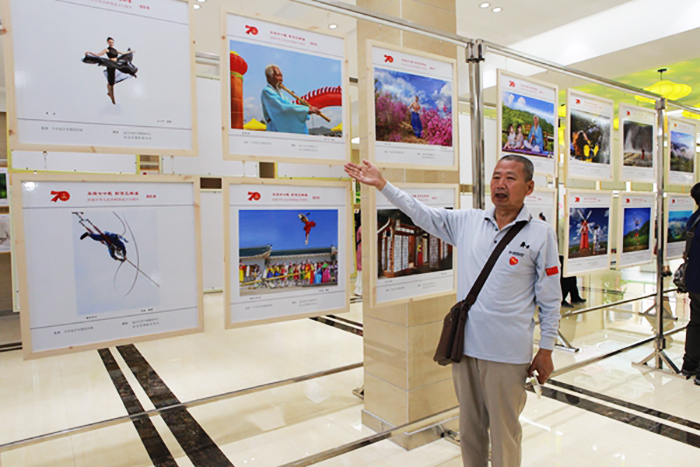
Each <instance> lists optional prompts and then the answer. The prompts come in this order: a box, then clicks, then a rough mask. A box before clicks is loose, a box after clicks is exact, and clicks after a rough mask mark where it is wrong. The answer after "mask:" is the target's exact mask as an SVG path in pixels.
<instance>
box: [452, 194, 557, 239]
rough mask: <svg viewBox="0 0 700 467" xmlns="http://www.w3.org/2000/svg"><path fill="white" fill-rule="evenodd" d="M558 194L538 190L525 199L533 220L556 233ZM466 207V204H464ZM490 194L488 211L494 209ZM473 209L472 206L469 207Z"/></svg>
mask: <svg viewBox="0 0 700 467" xmlns="http://www.w3.org/2000/svg"><path fill="white" fill-rule="evenodd" d="M556 197H557V192H556V190H554V189H553V188H537V189H535V190H534V191H533V192H532V194H531V195H528V196H526V197H525V207H526V208H527V210H528V211H529V212H530V215H531V216H532V218H533V219H539V220H541V221H544V222H546V223H547V224H549V225H550V226H551V227H552V229H554V231H555V232H556V229H557V219H556V215H557V204H556ZM462 206H464V202H462ZM493 206H494V205H493V201H491V195H490V193H487V194H486V209H492V208H493ZM467 207H471V206H467Z"/></svg>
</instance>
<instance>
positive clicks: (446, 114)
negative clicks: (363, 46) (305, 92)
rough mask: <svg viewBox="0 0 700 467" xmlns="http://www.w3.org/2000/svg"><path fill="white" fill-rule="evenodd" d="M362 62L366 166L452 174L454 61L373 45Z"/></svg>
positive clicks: (454, 158) (454, 163)
mask: <svg viewBox="0 0 700 467" xmlns="http://www.w3.org/2000/svg"><path fill="white" fill-rule="evenodd" d="M367 60H368V62H369V63H368V70H369V76H368V77H367V85H368V88H367V96H368V99H369V102H368V106H369V107H368V108H369V113H368V117H369V119H368V120H369V125H370V138H371V140H370V161H372V162H374V163H375V164H377V165H378V166H380V167H401V168H406V167H411V168H421V169H427V170H456V169H457V166H458V160H457V151H456V149H455V148H456V147H457V145H458V136H459V134H458V129H457V128H458V118H457V113H456V110H457V95H456V92H455V87H456V86H455V83H456V82H457V80H456V68H457V67H456V63H455V61H454V60H449V59H445V58H444V57H438V56H434V55H428V54H425V53H421V52H419V51H414V50H409V49H404V48H397V47H394V46H390V45H388V44H381V43H378V42H373V41H368V43H367Z"/></svg>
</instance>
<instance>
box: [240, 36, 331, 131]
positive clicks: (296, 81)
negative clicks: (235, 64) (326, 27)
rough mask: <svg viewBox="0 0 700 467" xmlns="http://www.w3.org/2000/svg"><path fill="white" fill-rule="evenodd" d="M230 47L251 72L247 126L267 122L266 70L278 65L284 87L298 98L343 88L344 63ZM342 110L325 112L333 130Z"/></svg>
mask: <svg viewBox="0 0 700 467" xmlns="http://www.w3.org/2000/svg"><path fill="white" fill-rule="evenodd" d="M229 47H230V49H229V50H231V51H234V52H236V53H237V54H238V55H240V56H241V57H242V58H243V59H244V60H245V61H246V63H247V64H248V71H247V72H246V74H245V75H243V106H244V118H245V121H246V122H248V121H250V119H251V118H255V119H256V120H262V118H263V116H262V115H263V113H262V104H261V103H260V94H261V93H262V90H263V88H264V87H265V86H267V80H266V79H265V67H266V66H268V65H271V64H274V65H277V66H278V67H279V69H280V70H281V71H282V75H283V76H284V85H285V86H286V87H287V88H288V89H289V90H291V91H292V92H294V93H295V94H296V95H297V96H303V95H304V94H306V93H308V92H309V91H314V90H316V89H319V88H322V87H325V86H340V85H341V84H342V70H341V62H340V60H334V59H330V58H325V57H318V56H316V55H309V54H305V53H300V52H294V51H291V50H284V49H277V48H273V47H268V46H263V45H256V44H249V43H247V42H239V41H233V40H230V41H229ZM285 98H289V100H292V99H293V98H292V97H291V96H289V95H285ZM341 109H342V108H341V107H326V108H325V109H323V113H324V115H326V116H327V117H328V118H330V119H331V122H330V123H326V121H325V120H324V121H323V124H324V125H325V126H329V127H332V126H335V125H337V124H338V123H340V122H341V121H342V110H341ZM319 120H320V119H319Z"/></svg>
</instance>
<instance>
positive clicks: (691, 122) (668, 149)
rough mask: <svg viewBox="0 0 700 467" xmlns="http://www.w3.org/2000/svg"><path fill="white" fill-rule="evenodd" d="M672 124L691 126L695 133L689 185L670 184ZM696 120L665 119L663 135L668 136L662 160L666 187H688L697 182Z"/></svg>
mask: <svg viewBox="0 0 700 467" xmlns="http://www.w3.org/2000/svg"><path fill="white" fill-rule="evenodd" d="M673 122H678V123H684V124H686V125H692V126H693V128H694V129H695V131H694V132H693V136H694V138H693V141H694V142H695V147H694V148H693V149H694V151H695V156H694V157H693V181H692V182H690V183H671V172H672V171H671V123H673ZM696 122H697V120H691V119H689V118H677V117H668V118H666V121H665V125H666V129H665V133H666V134H667V135H668V146H667V147H666V148H664V151H665V152H666V154H665V160H664V176H665V179H666V186H669V185H672V186H680V187H690V186H693V185H694V184H695V181H696V180H697V175H696V174H697V172H698V168H697V165H698V157H697V155H698V151H697V138H698V124H697V123H696ZM673 172H676V173H681V174H684V173H685V172H678V171H675V170H674V171H673Z"/></svg>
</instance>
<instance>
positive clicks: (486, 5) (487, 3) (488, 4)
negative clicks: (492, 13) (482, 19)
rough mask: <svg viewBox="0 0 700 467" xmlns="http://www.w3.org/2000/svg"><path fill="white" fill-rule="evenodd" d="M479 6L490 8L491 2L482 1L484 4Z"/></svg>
mask: <svg viewBox="0 0 700 467" xmlns="http://www.w3.org/2000/svg"><path fill="white" fill-rule="evenodd" d="M479 6H480V7H481V8H488V7H490V6H491V4H490V3H489V2H484V3H482V4H481V5H479Z"/></svg>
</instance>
